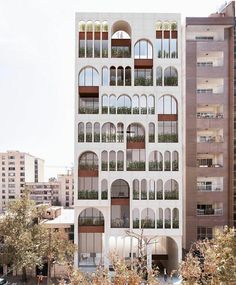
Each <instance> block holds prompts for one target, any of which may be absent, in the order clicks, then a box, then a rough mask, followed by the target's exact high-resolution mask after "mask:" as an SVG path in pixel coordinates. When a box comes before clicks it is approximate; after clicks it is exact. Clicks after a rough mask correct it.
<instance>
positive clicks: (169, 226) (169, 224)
mask: <svg viewBox="0 0 236 285" xmlns="http://www.w3.org/2000/svg"><path fill="white" fill-rule="evenodd" d="M170 228H171V223H170V221H169V220H165V229H170Z"/></svg>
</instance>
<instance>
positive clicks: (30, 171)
mask: <svg viewBox="0 0 236 285" xmlns="http://www.w3.org/2000/svg"><path fill="white" fill-rule="evenodd" d="M43 180H44V160H42V159H40V158H37V157H35V156H33V155H30V154H28V153H25V152H19V151H7V152H2V153H0V211H3V210H5V209H6V206H7V204H8V202H9V201H11V200H14V199H16V198H19V197H20V195H21V193H22V191H23V190H24V188H25V183H26V182H35V181H43Z"/></svg>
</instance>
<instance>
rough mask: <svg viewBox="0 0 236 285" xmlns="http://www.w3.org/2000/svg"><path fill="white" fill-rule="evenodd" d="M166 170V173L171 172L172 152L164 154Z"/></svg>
mask: <svg viewBox="0 0 236 285" xmlns="http://www.w3.org/2000/svg"><path fill="white" fill-rule="evenodd" d="M164 160H165V162H164V165H165V167H164V170H165V171H170V152H169V151H165V154H164Z"/></svg>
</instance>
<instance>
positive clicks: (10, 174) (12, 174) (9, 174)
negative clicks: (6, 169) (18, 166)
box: [2, 173, 16, 177]
mask: <svg viewBox="0 0 236 285" xmlns="http://www.w3.org/2000/svg"><path fill="white" fill-rule="evenodd" d="M2 176H5V175H2ZM8 176H11V177H13V176H16V175H15V173H8Z"/></svg>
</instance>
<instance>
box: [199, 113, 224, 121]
mask: <svg viewBox="0 0 236 285" xmlns="http://www.w3.org/2000/svg"><path fill="white" fill-rule="evenodd" d="M223 118H224V114H223V113H212V112H197V119H223Z"/></svg>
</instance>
